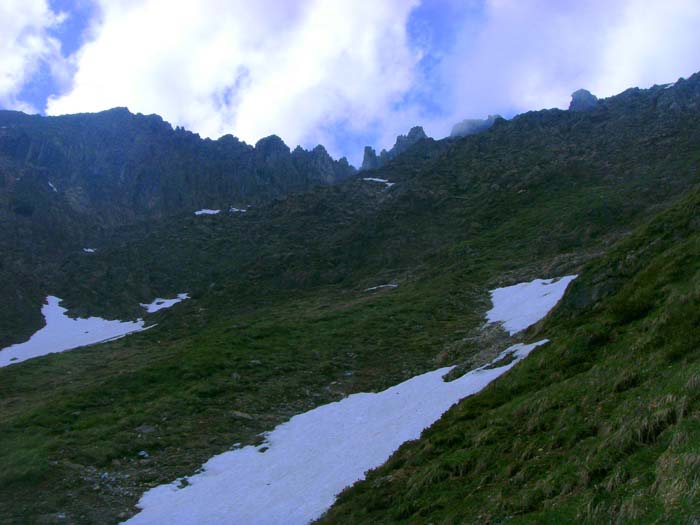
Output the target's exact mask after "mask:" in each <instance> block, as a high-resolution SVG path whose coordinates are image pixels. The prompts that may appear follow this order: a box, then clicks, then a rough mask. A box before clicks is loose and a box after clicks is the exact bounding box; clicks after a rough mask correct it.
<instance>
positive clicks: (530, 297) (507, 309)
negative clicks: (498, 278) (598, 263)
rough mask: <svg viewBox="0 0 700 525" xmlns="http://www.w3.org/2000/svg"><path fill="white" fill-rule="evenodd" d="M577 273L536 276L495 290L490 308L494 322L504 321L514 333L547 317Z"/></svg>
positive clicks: (488, 314) (510, 331)
mask: <svg viewBox="0 0 700 525" xmlns="http://www.w3.org/2000/svg"><path fill="white" fill-rule="evenodd" d="M576 277H577V276H576V275H567V276H566V277H560V278H559V279H535V280H534V281H530V282H529V283H520V284H515V285H513V286H506V287H505V288H496V289H495V290H491V302H492V303H493V308H492V309H491V310H489V311H488V312H486V319H487V320H488V321H489V322H490V323H496V322H500V323H502V324H503V328H505V329H506V330H508V332H509V333H510V335H513V334H516V333H518V332H520V331H522V330H525V329H526V328H527V327H528V326H531V325H533V324H535V323H536V322H537V321H539V320H540V319H543V318H544V316H546V315H547V313H548V312H549V311H550V310H551V309H552V308H554V306H555V305H556V304H557V303H558V302H559V300H560V299H561V298H562V297H563V296H564V292H565V291H566V288H567V287H568V286H569V283H571V281H573V280H574V279H576Z"/></svg>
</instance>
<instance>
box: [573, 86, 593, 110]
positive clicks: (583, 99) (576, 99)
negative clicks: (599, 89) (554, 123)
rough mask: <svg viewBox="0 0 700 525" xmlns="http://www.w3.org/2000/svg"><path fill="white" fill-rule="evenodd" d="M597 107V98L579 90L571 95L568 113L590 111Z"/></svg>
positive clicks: (586, 91)
mask: <svg viewBox="0 0 700 525" xmlns="http://www.w3.org/2000/svg"><path fill="white" fill-rule="evenodd" d="M597 105H598V97H596V96H595V95H594V94H592V93H591V92H590V91H588V90H585V89H579V90H578V91H574V92H573V93H572V94H571V103H570V104H569V111H590V110H592V109H593V108H595V107H596V106H597Z"/></svg>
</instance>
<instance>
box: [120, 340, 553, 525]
mask: <svg viewBox="0 0 700 525" xmlns="http://www.w3.org/2000/svg"><path fill="white" fill-rule="evenodd" d="M546 342H547V341H546V340H543V341H539V342H537V343H533V344H530V345H523V344H517V345H514V346H512V347H510V348H509V349H507V350H505V351H504V352H503V353H502V354H501V355H500V356H499V358H497V359H496V360H494V362H495V361H497V360H498V359H500V358H502V357H504V356H505V355H507V354H513V356H514V357H515V359H514V360H513V361H511V362H510V363H509V364H507V365H504V366H501V367H498V368H491V369H487V368H486V367H482V368H478V369H476V370H473V371H471V372H469V373H468V374H466V375H464V376H462V377H461V378H459V379H457V380H455V381H451V382H446V381H444V380H443V379H442V377H443V376H444V375H445V374H446V373H447V372H449V371H450V370H451V369H452V367H448V368H441V369H439V370H434V371H433V372H428V373H427V374H423V375H419V376H417V377H414V378H412V379H409V380H408V381H405V382H403V383H401V384H399V385H396V386H394V387H391V388H389V389H388V390H385V391H383V392H379V393H377V394H364V393H363V394H354V395H351V396H349V397H347V398H345V399H343V400H342V401H339V402H337V403H330V404H328V405H323V406H321V407H318V408H316V409H314V410H311V411H309V412H306V413H304V414H301V415H298V416H295V417H293V418H292V419H290V420H289V421H288V422H286V423H283V424H282V425H279V426H278V427H277V428H275V429H274V430H273V431H272V432H270V433H269V434H267V436H266V440H265V443H263V444H262V445H260V446H257V447H254V446H248V447H245V448H241V449H238V450H233V451H230V452H225V453H223V454H220V455H218V456H214V457H213V458H212V459H210V460H209V461H208V462H207V463H206V464H204V466H203V468H204V472H202V473H201V474H197V475H195V476H192V477H190V478H188V479H187V481H188V483H189V485H187V486H185V487H184V488H181V489H180V488H177V487H178V485H179V484H180V481H179V480H178V481H175V482H174V483H172V484H169V485H161V486H158V487H155V488H153V489H151V490H149V491H148V492H146V493H145V494H144V495H143V497H142V498H141V500H140V501H139V504H138V506H139V507H140V508H142V509H143V511H142V512H141V513H139V514H137V515H136V516H134V517H133V518H132V519H130V520H128V521H127V522H126V523H128V524H129V525H146V524H149V525H150V524H155V523H168V524H171V525H176V524H179V525H185V524H187V525H194V524H201V525H203V524H211V525H214V524H241V525H245V524H257V525H271V524H279V525H293V524H305V523H308V522H310V521H312V520H314V519H316V518H318V517H320V516H321V514H323V512H324V511H326V510H327V509H328V508H329V507H330V506H331V505H332V504H333V501H334V500H335V496H336V495H337V494H338V493H339V492H340V491H342V490H343V489H344V488H345V487H347V486H349V485H351V484H353V483H354V482H355V481H358V480H360V479H363V478H364V476H365V472H366V471H367V470H368V469H371V468H375V467H378V466H380V465H381V464H382V463H384V462H385V461H386V460H387V459H389V457H390V456H391V454H392V453H393V452H394V451H396V449H398V448H399V446H401V444H402V443H405V442H406V441H409V440H411V439H417V438H418V437H420V434H421V432H422V431H423V429H425V428H427V427H428V426H430V425H431V424H432V423H434V422H435V421H436V420H437V419H438V418H439V417H440V416H441V415H442V414H443V413H444V412H445V411H446V410H447V409H449V408H450V407H451V406H452V405H453V404H454V403H456V402H457V401H459V400H460V399H462V398H464V397H466V396H469V395H471V394H474V393H476V392H478V391H479V390H481V389H482V388H484V387H485V386H486V385H488V384H489V383H490V382H491V381H493V380H494V379H496V378H497V377H498V376H500V375H501V374H503V373H504V372H506V371H508V370H510V369H511V368H512V367H513V366H515V364H516V363H518V362H519V361H520V360H522V359H523V358H525V357H526V356H527V355H528V354H529V353H530V352H531V351H532V350H533V349H534V348H535V347H537V346H539V345H541V344H544V343H546Z"/></svg>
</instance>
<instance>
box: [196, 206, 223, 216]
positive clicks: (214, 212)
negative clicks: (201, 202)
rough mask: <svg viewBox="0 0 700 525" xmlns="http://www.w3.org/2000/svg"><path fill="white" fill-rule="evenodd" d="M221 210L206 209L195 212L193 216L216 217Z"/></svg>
mask: <svg viewBox="0 0 700 525" xmlns="http://www.w3.org/2000/svg"><path fill="white" fill-rule="evenodd" d="M220 211H221V210H208V209H206V208H205V209H203V210H197V211H196V212H194V214H195V215H216V214H217V213H219V212H220Z"/></svg>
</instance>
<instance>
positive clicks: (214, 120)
mask: <svg viewBox="0 0 700 525" xmlns="http://www.w3.org/2000/svg"><path fill="white" fill-rule="evenodd" d="M698 27H700V2H699V1H698V0H663V1H660V0H578V1H574V0H570V1H569V0H198V1H196V2H192V1H184V0H2V2H0V108H3V109H15V110H21V111H25V112H28V113H41V114H45V115H61V114H68V113H79V112H93V111H101V110H105V109H109V108H112V107H116V106H126V107H128V108H129V109H130V110H131V111H132V112H135V113H137V112H138V113H144V114H151V113H157V114H159V115H161V116H162V117H163V118H164V119H165V120H167V121H168V122H170V123H171V124H172V125H173V126H176V125H177V126H183V127H185V128H187V129H189V130H192V131H194V132H196V133H199V134H200V135H202V136H203V137H211V138H218V137H219V136H221V135H224V134H228V133H231V134H233V135H235V136H237V137H239V138H241V139H242V140H245V141H246V142H248V143H249V144H254V143H255V142H257V141H258V140H259V139H260V138H263V137H265V136H268V135H271V134H276V135H278V136H280V137H281V138H282V139H283V140H284V141H285V142H286V143H287V144H288V145H289V146H290V147H292V148H294V147H295V146H296V145H297V144H299V145H301V146H303V147H306V148H311V147H313V146H315V145H316V144H323V145H324V146H325V147H326V149H327V150H328V151H329V152H330V153H331V155H333V156H334V157H339V156H347V157H348V159H349V160H350V161H351V163H353V164H355V165H358V164H359V163H360V162H361V157H362V149H363V147H364V146H365V145H372V146H374V147H376V148H378V149H380V148H390V147H391V146H392V145H393V143H394V141H395V138H396V136H397V135H398V134H400V133H404V134H405V133H406V132H407V131H408V130H409V129H410V128H411V127H412V126H414V125H422V126H423V127H424V129H425V131H426V132H427V133H428V135H430V136H432V137H435V138H442V137H444V136H446V135H448V134H449V132H450V129H451V127H452V126H453V125H454V124H455V123H457V122H459V121H461V120H463V119H465V118H485V117H486V116H487V115H489V114H500V115H503V116H504V117H507V118H508V117H511V116H513V115H515V114H517V113H521V112H524V111H529V110H536V109H542V108H554V107H558V108H566V107H567V106H568V103H569V100H570V94H571V93H572V92H573V91H575V90H577V89H579V88H586V89H589V90H590V91H591V92H593V93H594V94H596V95H597V96H599V97H607V96H611V95H614V94H617V93H619V92H621V91H624V90H625V89H626V88H628V87H632V86H639V87H649V86H651V85H654V84H663V83H667V82H672V81H675V80H676V79H678V78H679V77H687V76H690V75H691V74H693V73H694V72H696V71H698V70H700V31H698V30H697V28H698Z"/></svg>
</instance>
